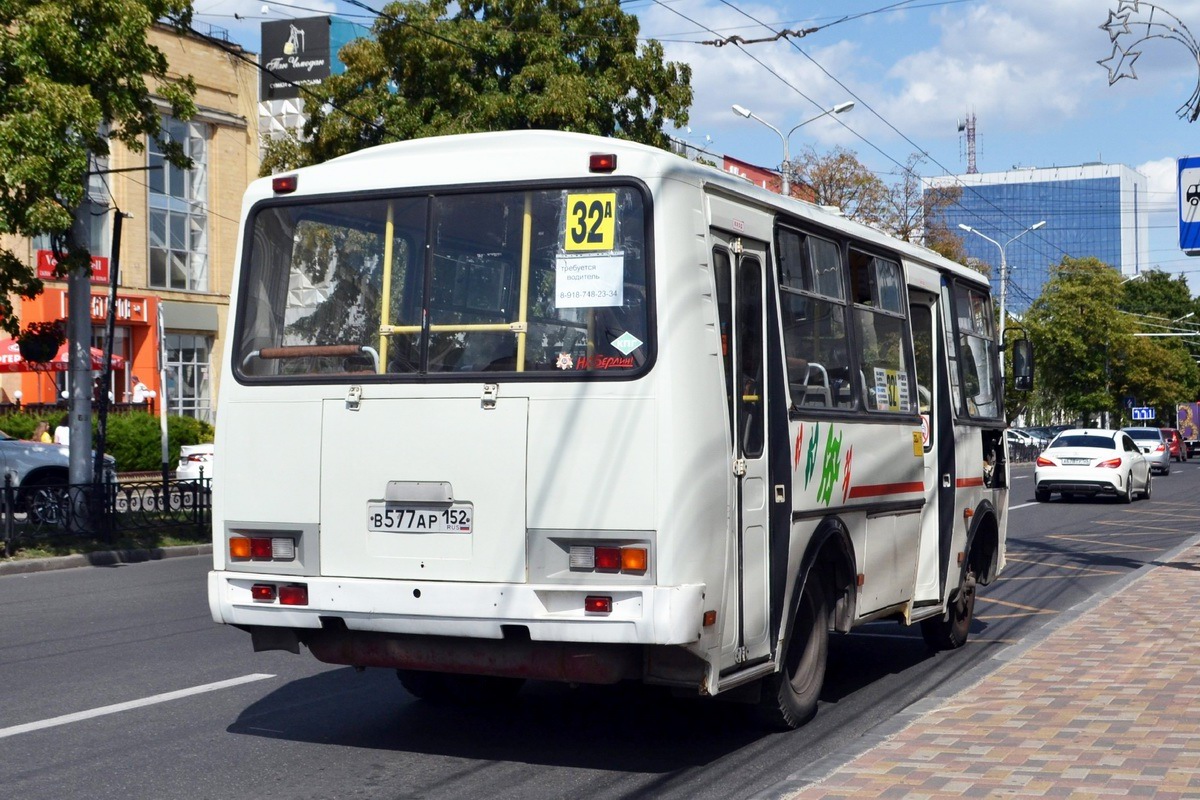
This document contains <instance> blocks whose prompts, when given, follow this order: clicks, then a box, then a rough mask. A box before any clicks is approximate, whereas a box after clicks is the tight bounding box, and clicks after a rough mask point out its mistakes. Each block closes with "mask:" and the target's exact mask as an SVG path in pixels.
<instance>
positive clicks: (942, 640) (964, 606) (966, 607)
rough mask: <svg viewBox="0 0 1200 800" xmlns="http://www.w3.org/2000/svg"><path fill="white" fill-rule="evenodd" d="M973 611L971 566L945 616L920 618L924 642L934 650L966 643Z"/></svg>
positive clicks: (973, 590) (973, 585) (973, 580)
mask: <svg viewBox="0 0 1200 800" xmlns="http://www.w3.org/2000/svg"><path fill="white" fill-rule="evenodd" d="M974 613H975V572H974V571H973V570H972V569H971V568H969V567H968V568H967V570H966V571H965V572H964V573H963V576H962V580H960V581H959V584H958V589H957V590H956V591H955V592H954V596H953V597H952V598H951V599H950V608H949V609H948V613H947V614H946V615H945V616H941V617H931V618H930V619H924V620H921V636H923V637H924V638H925V644H926V645H928V646H929V649H930V650H933V651H935V652H938V651H941V650H954V649H956V648H959V647H962V646H963V645H964V644H966V643H967V635H968V634H969V633H970V632H971V618H972V616H973V615H974Z"/></svg>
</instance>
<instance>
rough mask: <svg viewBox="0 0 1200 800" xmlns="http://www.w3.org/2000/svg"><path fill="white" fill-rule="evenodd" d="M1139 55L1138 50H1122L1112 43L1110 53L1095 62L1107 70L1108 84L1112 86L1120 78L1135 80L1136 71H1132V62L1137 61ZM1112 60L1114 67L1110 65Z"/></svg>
mask: <svg viewBox="0 0 1200 800" xmlns="http://www.w3.org/2000/svg"><path fill="white" fill-rule="evenodd" d="M1140 55H1141V52H1140V51H1134V50H1122V49H1121V48H1120V46H1119V45H1116V44H1114V45H1113V51H1112V55H1110V56H1109V57H1108V58H1104V59H1101V60H1099V61H1097V62H1096V63H1097V64H1099V65H1100V66H1102V67H1104V68H1105V69H1107V70H1108V85H1109V86H1112V85H1113V84H1114V83H1116V82H1117V81H1119V80H1121V78H1133V79H1134V80H1135V81H1136V80H1137V73H1135V72H1134V71H1133V62H1135V61H1137V59H1138V56H1140ZM1113 62H1116V67H1115V68H1114V67H1113V66H1112V63H1113Z"/></svg>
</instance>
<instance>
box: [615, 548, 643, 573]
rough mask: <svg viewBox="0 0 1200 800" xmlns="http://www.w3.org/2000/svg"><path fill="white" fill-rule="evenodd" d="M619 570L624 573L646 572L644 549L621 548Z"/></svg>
mask: <svg viewBox="0 0 1200 800" xmlns="http://www.w3.org/2000/svg"><path fill="white" fill-rule="evenodd" d="M621 570H622V571H624V572H645V571H646V548H644V547H622V548H621Z"/></svg>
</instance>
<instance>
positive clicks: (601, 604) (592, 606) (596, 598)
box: [583, 594, 612, 614]
mask: <svg viewBox="0 0 1200 800" xmlns="http://www.w3.org/2000/svg"><path fill="white" fill-rule="evenodd" d="M583 610H584V611H586V612H588V613H589V614H611V613H612V598H611V597H607V596H604V595H597V594H589V595H588V596H587V597H585V598H583Z"/></svg>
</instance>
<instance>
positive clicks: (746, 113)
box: [732, 100, 854, 197]
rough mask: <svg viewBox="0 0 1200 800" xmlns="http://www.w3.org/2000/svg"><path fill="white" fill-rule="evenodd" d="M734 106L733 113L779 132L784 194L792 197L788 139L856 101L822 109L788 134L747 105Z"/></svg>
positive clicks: (847, 108) (838, 112)
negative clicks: (799, 130)
mask: <svg viewBox="0 0 1200 800" xmlns="http://www.w3.org/2000/svg"><path fill="white" fill-rule="evenodd" d="M732 108H733V113H735V114H737V115H738V116H739V117H745V118H746V119H752V120H756V121H758V122H761V123H762V124H763V125H766V126H767V127H768V128H770V129H771V130H773V131H775V133H776V134H778V136H779V138H780V140H781V141H782V142H783V170H782V172H783V194H784V195H785V196H789V197H790V196H791V194H792V181H791V178H790V177H789V175H788V172H789V171H790V170H791V164H790V163H789V162H790V160H791V156H790V155H789V154H788V140H789V139H791V138H792V134H793V133H795V132H796V130H797V129H798V128H802V127H804V126H805V125H807V124H808V123H810V122H815V121H817V120H819V119H820V118H821V117H824V116H827V115H829V114H841V113H842V112H843V111H849V110H850V109H852V108H854V101H853V100H847V101H846V102H844V103H838V104H837V105H836V106H834V107H833V108H829V109H826V110H825V111H822V112H821V113H820V114H817V115H816V116H815V117H813V118H812V119H806V120H804V122H801V123H799V124H797V125H795V126H794V127H793V128H792V129H791V130H790V131H788V132H787V135H786V136H785V135H784V133H783V131H781V130H779V128H776V127H775V126H774V125H772V124H771V123H769V122H767V121H766V120H765V119H763V118H762V117H760V116H758V115H757V114H755V113H754V112H753V111H751V110H750V109H748V108H746V107H745V106H739V105H737V104H736V103H734V105H733V106H732Z"/></svg>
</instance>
